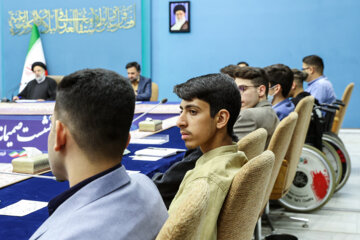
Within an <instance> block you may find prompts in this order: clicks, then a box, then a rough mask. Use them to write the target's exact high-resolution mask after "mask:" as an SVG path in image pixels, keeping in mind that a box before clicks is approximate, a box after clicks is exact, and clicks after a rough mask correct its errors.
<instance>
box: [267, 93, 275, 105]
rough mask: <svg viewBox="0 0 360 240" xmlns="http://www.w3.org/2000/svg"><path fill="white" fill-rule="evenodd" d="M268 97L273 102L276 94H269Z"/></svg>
mask: <svg viewBox="0 0 360 240" xmlns="http://www.w3.org/2000/svg"><path fill="white" fill-rule="evenodd" d="M267 99H268V101H269V102H270V103H272V101H273V100H274V95H270V94H268V97H267Z"/></svg>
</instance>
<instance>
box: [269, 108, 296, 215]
mask: <svg viewBox="0 0 360 240" xmlns="http://www.w3.org/2000/svg"><path fill="white" fill-rule="evenodd" d="M297 119H298V114H297V113H296V112H292V113H290V114H289V116H287V117H286V118H284V119H283V120H282V121H280V123H279V125H278V126H277V127H276V129H275V131H274V133H273V135H272V137H271V139H270V143H269V146H268V150H270V151H272V152H273V153H274V154H275V163H274V167H273V170H272V172H271V178H270V181H269V185H268V188H267V192H266V195H265V198H264V202H263V207H264V208H265V206H266V204H267V202H268V201H269V198H270V194H271V192H272V190H273V188H274V185H275V182H276V179H277V177H278V175H279V171H280V168H281V164H282V162H283V160H284V157H285V154H286V152H287V150H288V147H289V144H290V140H291V137H292V135H293V132H294V129H295V125H296V122H297Z"/></svg>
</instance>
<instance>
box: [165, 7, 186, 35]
mask: <svg viewBox="0 0 360 240" xmlns="http://www.w3.org/2000/svg"><path fill="white" fill-rule="evenodd" d="M175 7H176V9H177V10H176V9H175ZM184 10H185V12H184ZM175 11H176V12H178V11H179V13H178V16H181V12H182V13H183V14H184V15H185V21H184V20H180V21H179V20H177V18H176V14H175ZM169 31H170V32H171V33H189V32H190V1H176V2H169Z"/></svg>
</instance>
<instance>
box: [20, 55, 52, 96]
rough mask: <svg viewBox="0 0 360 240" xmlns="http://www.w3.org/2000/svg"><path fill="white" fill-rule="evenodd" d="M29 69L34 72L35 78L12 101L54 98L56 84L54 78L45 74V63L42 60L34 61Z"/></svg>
mask: <svg viewBox="0 0 360 240" xmlns="http://www.w3.org/2000/svg"><path fill="white" fill-rule="evenodd" d="M31 71H33V72H34V73H35V79H34V80H31V81H30V82H29V83H28V84H27V85H26V86H25V88H24V89H23V90H22V91H21V92H20V93H19V94H18V95H17V96H15V97H13V101H15V100H19V99H37V100H55V97H56V86H57V84H56V82H55V80H54V79H52V78H49V77H46V76H45V71H46V65H45V64H44V63H42V62H34V63H33V64H32V65H31Z"/></svg>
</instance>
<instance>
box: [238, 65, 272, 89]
mask: <svg viewBox="0 0 360 240" xmlns="http://www.w3.org/2000/svg"><path fill="white" fill-rule="evenodd" d="M235 78H242V79H246V80H249V81H251V82H252V83H253V84H254V86H261V85H264V86H265V87H266V96H267V95H268V92H269V79H268V76H267V75H266V73H265V70H264V69H262V68H257V67H239V68H238V69H237V70H236V72H235Z"/></svg>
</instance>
